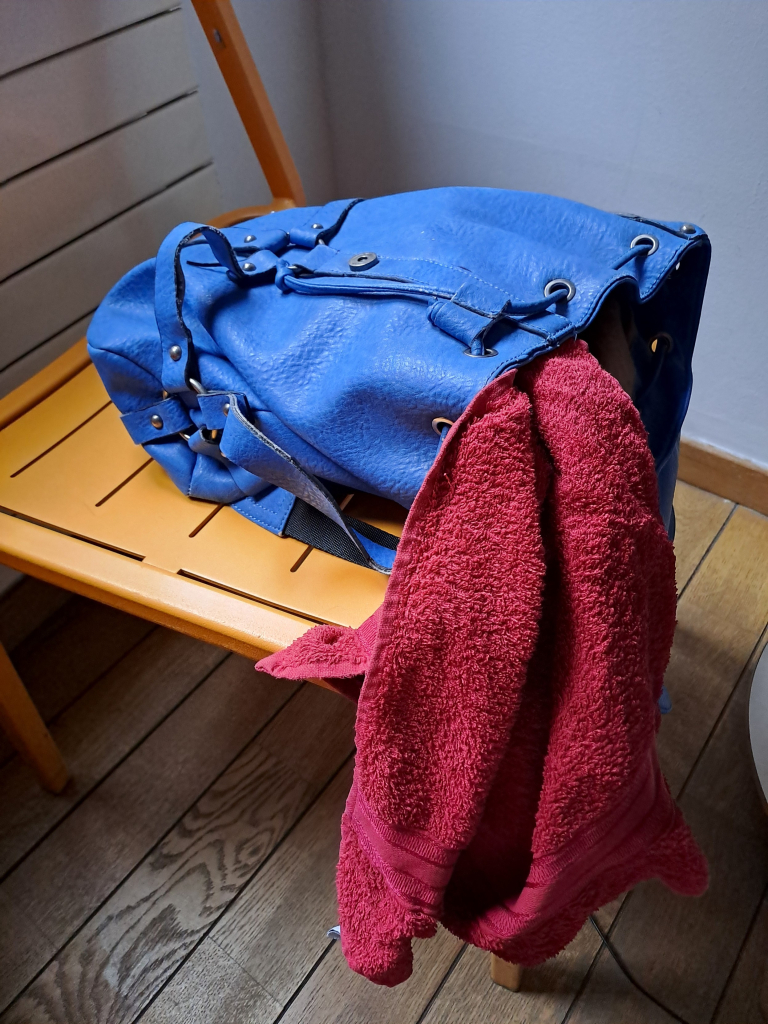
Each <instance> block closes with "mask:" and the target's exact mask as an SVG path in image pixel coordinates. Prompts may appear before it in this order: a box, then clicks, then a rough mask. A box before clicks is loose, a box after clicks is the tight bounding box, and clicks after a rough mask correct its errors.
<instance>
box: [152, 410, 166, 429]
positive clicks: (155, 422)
mask: <svg viewBox="0 0 768 1024" xmlns="http://www.w3.org/2000/svg"><path fill="white" fill-rule="evenodd" d="M149 422H150V423H151V424H152V426H153V427H154V428H155V430H160V429H161V428H162V426H163V417H162V416H158V415H157V413H156V412H154V413H152V415H151V416H150V417H149Z"/></svg>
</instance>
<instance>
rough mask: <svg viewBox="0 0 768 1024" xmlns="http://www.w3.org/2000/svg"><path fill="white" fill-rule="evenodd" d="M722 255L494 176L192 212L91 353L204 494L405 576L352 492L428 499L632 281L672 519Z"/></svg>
mask: <svg viewBox="0 0 768 1024" xmlns="http://www.w3.org/2000/svg"><path fill="white" fill-rule="evenodd" d="M709 256H710V246H709V240H708V238H707V236H706V235H705V234H704V232H703V231H701V229H699V228H697V227H695V226H693V225H690V224H682V223H662V222H659V221H650V220H644V219H642V218H639V217H634V216H630V215H617V214H610V213H604V212H602V211H600V210H595V209H592V208H590V207H587V206H583V205H581V204H579V203H574V202H569V201H567V200H564V199H557V198H553V197H551V196H545V195H536V194H532V193H527V192H509V191H504V190H500V189H485V188H439V189H432V190H429V191H424V192H412V193H407V194H403V195H394V196H385V197H382V198H378V199H368V200H364V201H361V200H342V201H339V202H333V203H329V204H328V205H326V206H322V207H308V208H304V209H289V210H284V211H280V212H276V213H272V214H270V215H268V216H266V217H263V218H260V219H256V220H250V221H246V222H245V223H242V224H239V225H237V226H236V227H232V228H227V229H224V230H219V229H217V228H212V227H208V226H205V225H201V224H194V223H186V224H181V225H179V227H177V228H176V229H175V230H174V231H172V232H171V233H170V234H169V235H168V237H167V238H166V239H165V241H164V242H163V244H162V246H161V247H160V251H159V253H158V255H157V258H156V259H152V260H148V261H147V262H146V263H142V264H141V265H140V266H138V267H136V268H135V269H134V270H132V271H131V272H130V273H128V274H127V275H126V276H125V277H124V278H123V279H122V280H121V281H120V282H119V283H118V284H117V285H115V287H114V288H113V289H112V290H111V291H110V292H109V294H108V295H107V297H106V298H105V299H104V301H103V302H102V304H101V306H100V307H99V309H98V311H97V312H96V315H95V316H94V318H93V322H92V324H91V327H90V329H89V331H88V342H89V351H90V354H91V357H92V359H93V362H94V363H95V365H96V367H97V369H98V371H99V373H100V374H101V377H102V379H103V381H104V383H105V385H106V388H107V390H108V392H109V394H110V396H111V397H112V399H113V401H114V403H115V405H116V406H117V407H118V409H119V410H120V412H121V413H122V414H123V415H122V419H123V423H124V424H125V426H126V428H127V430H128V432H129V433H130V435H131V437H132V438H133V440H134V441H135V442H136V444H141V445H143V446H144V448H145V449H146V451H147V452H148V453H149V454H150V455H151V456H152V457H153V458H155V459H156V460H157V461H158V462H159V463H160V464H161V465H162V466H163V467H164V469H165V470H166V471H167V472H168V474H169V475H170V476H171V478H172V479H173V480H174V482H175V483H176V484H177V486H178V487H179V488H181V489H182V490H183V491H184V492H185V493H186V494H188V495H190V496H191V497H195V498H203V499H206V500H209V501H215V502H220V503H227V504H231V505H232V507H233V508H235V509H236V510H237V511H238V512H240V513H241V514H242V515H244V516H246V517H247V518H249V519H251V520H253V521H254V522H255V523H258V524H259V525H260V526H263V527H264V528H265V529H267V530H271V531H272V532H273V533H275V534H279V535H288V536H292V537H296V538H298V539H300V540H303V541H305V542H307V543H309V544H313V545H314V546H316V547H320V548H322V549H323V550H326V551H331V552H332V553H334V554H338V555H340V556H341V557H344V558H348V559H350V560H351V561H354V562H357V563H359V564H362V565H367V566H370V567H371V568H373V569H377V570H379V571H381V572H385V573H386V572H389V571H390V570H391V567H392V563H393V561H394V556H395V550H396V546H397V540H396V538H394V537H391V536H390V535H389V534H386V533H383V532H382V531H381V530H377V529H375V528H374V527H371V526H369V525H367V524H365V523H360V522H358V521H357V520H354V519H352V518H350V517H348V516H346V515H345V514H344V513H343V512H342V510H341V509H340V508H339V504H338V499H339V497H340V496H341V495H343V494H345V493H347V492H348V491H364V492H369V493H371V494H374V495H379V496H381V497H385V498H390V499H393V500H394V501H396V502H399V503H400V504H401V505H403V506H405V507H406V508H407V507H409V505H410V503H411V502H412V501H413V499H414V497H415V495H416V493H417V491H418V489H419V487H420V485H421V483H422V481H423V479H424V476H425V475H426V473H427V470H428V469H429V467H430V465H431V464H432V462H433V460H434V458H435V456H436V454H437V451H438V448H439V446H440V443H441V439H442V437H443V436H444V435H445V433H446V431H447V429H448V427H449V425H450V423H451V422H452V421H454V420H456V419H457V418H458V416H459V415H460V414H461V412H462V411H463V409H464V408H465V407H466V406H467V404H468V403H469V401H470V400H471V399H472V397H473V396H474V395H475V394H476V393H477V392H478V391H480V389H481V388H482V387H483V386H484V385H485V384H487V383H488V382H489V381H490V380H492V379H493V378H494V377H497V376H498V375H499V374H501V373H504V372H505V371H507V370H509V369H511V368H512V367H516V366H521V365H523V364H524V363H527V362H529V361H530V360H531V359H534V358H535V357H536V356H537V355H539V354H540V353H543V352H549V351H551V350H553V349H554V348H556V347H557V346H558V345H560V344H561V343H562V342H563V341H565V340H566V339H567V338H571V337H573V336H574V335H578V334H579V333H580V332H581V331H582V330H583V329H584V328H586V327H587V326H588V325H589V324H590V323H591V322H592V321H593V320H594V318H595V316H596V314H597V312H598V310H599V309H600V306H601V304H602V303H603V302H604V300H605V299H606V297H607V296H608V295H609V294H610V293H611V292H613V291H614V290H615V289H617V288H620V289H623V290H626V289H627V288H628V287H629V288H630V289H631V292H632V295H633V296H634V302H635V310H634V312H635V320H636V323H637V325H638V329H639V334H640V343H638V344H635V345H634V348H633V351H632V358H633V361H634V363H635V369H636V379H637V393H636V397H635V401H636V404H637V406H638V408H639V411H640V414H641V416H642V419H643V422H644V423H645V426H646V428H647V430H648V433H649V440H650V446H651V450H652V452H653V455H654V458H655V461H656V468H657V474H658V479H659V485H660V502H661V510H662V515H663V516H664V519H665V522H666V524H667V527H668V528H669V529H671V527H672V516H673V513H672V492H673V489H674V483H675V476H676V472H677V452H678V444H679V434H680V427H681V424H682V421H683V417H684V416H685V412H686V409H687V406H688V400H689V396H690V390H691V357H692V353H693V346H694V341H695V337H696V331H697V328H698V321H699V315H700V311H701V304H702V300H703V295H704V287H705V283H706V276H707V270H708V266H709ZM652 339H653V340H654V343H653V344H651V340H652Z"/></svg>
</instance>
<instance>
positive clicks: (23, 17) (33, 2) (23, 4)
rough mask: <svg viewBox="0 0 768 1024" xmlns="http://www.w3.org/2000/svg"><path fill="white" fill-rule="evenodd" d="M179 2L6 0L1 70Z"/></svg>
mask: <svg viewBox="0 0 768 1024" xmlns="http://www.w3.org/2000/svg"><path fill="white" fill-rule="evenodd" d="M174 6H175V4H174V2H173V0H127V2H126V0H119V2H118V0H87V2H86V3H82V2H79V0H0V75H6V74H8V72H9V71H15V70H16V69H17V68H22V67H24V65H25V64H31V63H32V62H33V61H36V60H42V59H43V58H44V57H50V56H52V54H54V53H61V52H62V50H68V49H69V48H70V47H71V46H79V45H80V44H81V43H87V42H88V40H89V39H95V38H96V37H97V36H103V35H105V34H106V33H107V32H114V31H115V29H119V28H123V27H124V26H126V25H130V24H132V23H133V22H135V21H141V19H142V18H148V17H151V16H152V15H153V14H158V13H159V12H160V11H165V10H168V8H169V7H174Z"/></svg>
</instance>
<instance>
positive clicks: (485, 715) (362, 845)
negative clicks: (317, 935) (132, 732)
mask: <svg viewBox="0 0 768 1024" xmlns="http://www.w3.org/2000/svg"><path fill="white" fill-rule="evenodd" d="M675 600H676V595H675V580H674V554H673V551H672V545H671V544H670V542H669V540H668V539H667V536H666V533H665V531H664V527H663V524H662V521H661V518H660V516H659V512H658V495H657V488H656V477H655V473H654V467H653V461H652V458H651V454H650V451H649V448H648V444H647V438H646V433H645V430H644V428H643V425H642V423H641V421H640V418H639V415H638V413H637V411H636V409H635V407H634V406H633V404H632V402H631V400H630V399H629V398H628V396H627V395H626V394H625V393H624V392H623V391H622V389H621V387H620V386H619V384H618V383H617V382H616V381H615V380H614V379H613V378H612V377H610V376H609V375H608V374H607V373H605V371H604V370H602V369H601V367H600V366H599V364H598V363H597V361H596V360H595V359H594V358H593V357H592V356H591V355H590V354H589V352H588V349H587V347H586V345H585V344H584V342H580V341H579V342H576V341H574V342H570V343H567V344H565V345H563V346H562V347H561V349H560V350H559V351H558V353H557V354H554V355H551V356H548V357H546V358H541V359H539V360H537V361H535V362H534V363H532V364H530V365H529V366H528V367H525V368H524V369H522V370H519V371H517V373H516V374H514V373H508V374H506V375H504V376H502V377H500V378H498V379H497V380H495V381H493V382H492V383H491V384H489V385H488V386H487V387H486V388H484V389H483V391H481V392H480V394H478V395H477V397H476V398H475V399H474V400H473V401H472V403H471V404H470V405H469V407H468V408H467V409H466V411H465V412H464V414H463V415H462V416H461V418H460V419H459V420H457V422H456V424H455V425H454V426H453V427H452V429H451V431H450V433H449V434H448V437H447V438H446V441H445V443H444V445H443V448H442V450H441V451H440V453H439V455H438V457H437V459H436V461H435V463H434V465H433V467H432V469H431V470H430V472H429V474H428V475H427V478H426V479H425V481H424V484H423V486H422V488H421V490H420V491H419V494H418V495H417V497H416V500H415V502H414V504H413V507H412V509H411V511H410V514H409V516H408V519H407V522H406V524H405V530H404V532H403V536H402V539H401V541H400V545H399V548H398V553H397V558H396V561H395V566H394V570H393V572H392V576H391V578H390V581H389V586H388V588H387V593H386V598H385V600H384V604H383V605H382V607H381V609H380V610H379V612H377V613H376V615H374V616H372V617H371V619H369V620H368V621H367V622H366V623H364V624H363V626H361V627H360V629H358V630H353V629H344V628H342V627H337V626H319V627H316V628H314V629H312V630H310V631H309V632H308V633H306V634H305V635H304V636H303V637H301V638H300V639H299V640H297V641H296V642H295V643H294V644H293V645H292V646H291V647H290V648H288V649H287V650H285V651H282V652H280V653H278V654H274V655H272V656H271V657H269V658H266V659H265V660H264V661H262V662H260V663H259V666H258V667H259V669H260V670H261V671H265V672H270V673H272V674H273V675H276V676H281V677H288V678H301V677H318V676H319V677H322V678H325V679H328V680H329V681H331V682H333V681H336V684H337V685H339V688H340V689H341V690H342V691H343V692H346V693H347V694H348V695H350V696H355V695H356V694H357V693H359V703H358V712H357V727H356V736H357V760H356V765H355V775H354V782H353V786H352V790H351V792H350V794H349V800H348V802H347V807H346V810H345V813H344V816H343V819H342V839H341V852H340V859H339V867H338V875H337V888H338V900H339V918H340V923H341V939H342V948H343V950H344V954H345V956H346V958H347V961H348V963H349V965H350V967H352V968H353V969H354V970H355V971H358V972H359V973H361V974H364V975H365V976H366V977H368V978H370V979H371V980H372V981H375V982H379V983H381V984H385V985H396V984H398V983H399V982H401V981H403V980H405V979H406V978H407V977H408V976H409V975H410V973H411V970H412V953H411V938H412V937H414V936H421V937H427V936H431V935H433V934H434V933H435V930H436V927H437V923H438V921H441V922H442V923H443V924H444V925H445V926H446V927H447V928H449V929H450V930H451V931H452V932H454V933H455V934H456V935H458V936H459V937H460V938H462V939H465V940H467V941H469V942H471V943H474V944H475V945H477V946H480V947H482V948H483V949H489V950H493V951H494V952H495V953H497V954H498V955H500V956H501V957H503V958H504V959H507V960H509V961H512V962H515V963H520V964H524V965H531V964H535V963H539V962H541V961H543V960H545V959H547V958H548V957H551V956H553V955H555V954H556V953H557V952H559V951H560V950H561V949H562V948H563V947H564V946H565V945H566V944H567V943H568V942H569V941H570V940H571V939H572V938H573V937H574V936H575V935H576V933H577V932H578V930H579V929H580V928H581V926H582V925H583V923H584V921H585V920H586V917H587V915H588V914H589V913H590V912H591V911H593V910H594V909H595V908H597V907H599V906H602V905H603V904H605V903H607V902H608V901H609V900H611V899H614V898H615V897H616V896H618V895H619V894H620V893H622V892H624V891H625V890H627V889H629V888H631V887H632V886H633V885H635V884H636V883H637V882H639V881H640V880H641V879H645V878H651V877H657V878H660V879H661V880H662V881H663V882H665V883H666V884H667V885H668V886H669V887H670V888H672V889H673V890H675V891H676V892H679V893H684V894H690V895H698V894H700V893H701V892H703V891H704V889H705V888H706V884H707V867H706V862H705V860H704V857H703V856H702V854H701V852H700V850H699V848H698V847H697V845H696V843H695V841H694V840H693V837H692V836H691V834H690V832H689V830H688V827H687V826H686V824H685V822H684V821H683V818H682V816H681V814H680V811H679V810H678V808H677V807H676V805H675V803H674V801H673V799H672V797H671V795H670V793H669V790H668V788H667V785H666V782H665V781H664V778H663V777H662V774H661V771H660V769H659V763H658V758H657V753H656V731H657V729H658V725H659V720H660V719H659V711H658V706H657V701H658V699H659V695H660V693H661V686H662V677H663V674H664V670H665V668H666V665H667V661H668V658H669V652H670V647H671V644H672V635H673V631H674V626H675ZM363 676H364V679H363Z"/></svg>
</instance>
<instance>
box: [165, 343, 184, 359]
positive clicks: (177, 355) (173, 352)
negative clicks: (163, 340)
mask: <svg viewBox="0 0 768 1024" xmlns="http://www.w3.org/2000/svg"><path fill="white" fill-rule="evenodd" d="M168 355H169V356H170V357H171V359H172V360H173V361H174V363H178V361H179V360H180V359H181V345H171V347H170V348H169V349H168Z"/></svg>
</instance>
